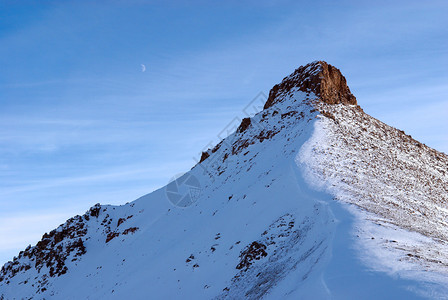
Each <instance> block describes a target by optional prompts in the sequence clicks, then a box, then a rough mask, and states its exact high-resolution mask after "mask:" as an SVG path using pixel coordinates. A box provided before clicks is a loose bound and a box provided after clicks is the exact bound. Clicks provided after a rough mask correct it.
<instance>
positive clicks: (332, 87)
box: [264, 61, 357, 109]
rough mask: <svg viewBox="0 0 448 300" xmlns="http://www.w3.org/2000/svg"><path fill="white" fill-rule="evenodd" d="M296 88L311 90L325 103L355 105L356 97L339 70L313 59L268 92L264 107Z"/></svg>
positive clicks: (304, 90)
mask: <svg viewBox="0 0 448 300" xmlns="http://www.w3.org/2000/svg"><path fill="white" fill-rule="evenodd" d="M293 88H297V89H298V90H299V91H302V92H312V93H314V94H315V95H316V96H318V97H319V98H320V100H321V101H322V102H324V103H327V104H340V103H342V104H352V105H356V104H357V102H356V97H355V96H354V95H353V94H352V93H351V92H350V88H349V87H348V86H347V81H346V80H345V77H344V76H343V75H342V73H341V71H340V70H339V69H338V68H336V67H334V66H332V65H330V64H328V63H326V62H325V61H314V62H312V63H309V64H307V65H305V66H301V67H299V68H298V69H297V70H295V71H294V73H292V74H291V75H289V76H288V77H285V78H284V79H283V81H282V82H281V83H279V84H277V85H275V86H274V87H273V88H272V89H271V91H270V92H269V97H268V100H267V101H266V104H265V105H264V108H265V109H266V108H268V107H271V106H272V105H274V104H275V103H276V102H277V101H278V99H279V98H280V97H278V96H279V95H281V94H283V93H285V92H288V91H290V90H292V89H293Z"/></svg>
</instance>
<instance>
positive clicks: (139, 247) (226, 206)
mask: <svg viewBox="0 0 448 300" xmlns="http://www.w3.org/2000/svg"><path fill="white" fill-rule="evenodd" d="M330 67H331V66H330ZM325 68H328V65H326V64H324V63H322V62H314V63H311V64H309V65H307V66H305V67H302V68H301V69H299V71H296V72H295V73H293V74H292V75H291V76H289V77H287V78H285V79H284V80H283V82H282V85H280V86H279V87H280V88H278V87H277V88H275V87H274V89H273V92H272V91H271V96H270V100H268V102H269V105H266V107H265V109H264V110H263V111H261V112H260V113H258V114H257V115H255V116H254V117H252V118H250V119H245V120H243V122H242V124H241V125H240V127H239V128H238V129H237V130H236V132H234V133H233V134H231V135H229V136H228V137H227V138H226V139H224V140H223V141H222V142H221V143H219V144H218V145H217V146H216V147H215V148H213V149H210V150H209V151H207V152H206V153H204V154H203V157H202V160H201V163H199V164H197V165H196V166H194V167H193V168H192V169H191V170H190V171H189V172H187V173H185V174H184V175H183V176H182V177H181V178H179V179H177V180H176V181H175V182H173V183H171V184H168V185H167V186H166V187H163V188H161V189H159V190H157V191H155V192H153V193H151V194H148V195H146V196H143V197H141V198H139V199H137V200H135V201H134V202H132V203H128V204H126V205H123V206H110V205H96V206H94V207H93V208H91V209H90V210H89V211H88V212H87V213H86V214H85V215H84V216H77V217H74V218H72V219H70V220H69V221H67V223H65V224H63V225H61V226H60V227H59V228H57V229H56V230H55V231H53V232H51V233H49V234H46V235H44V237H43V239H42V241H41V242H39V243H38V244H37V245H36V246H34V247H29V248H27V249H26V250H25V251H23V252H21V253H20V254H19V256H18V257H17V258H15V259H14V260H13V261H12V262H10V263H8V264H6V265H5V266H4V267H3V268H2V271H1V272H0V295H1V296H0V297H3V298H4V299H22V298H33V299H44V298H45V299H48V298H53V299H123V298H125V297H126V298H133V299H148V298H150V299H152V298H157V299H180V298H182V299H184V298H187V299H192V298H195V299H214V298H217V299H223V298H226V299H227V298H228V299H240V298H248V299H259V298H267V299H280V298H281V299H378V298H381V299H388V298H389V299H392V298H405V299H420V298H422V297H430V298H440V299H443V298H448V290H447V288H446V286H448V280H447V272H448V268H447V265H446V264H447V255H448V250H447V246H446V241H447V236H446V234H447V226H446V223H444V220H446V213H447V212H448V210H447V209H448V207H447V205H446V203H447V202H446V197H447V193H446V192H447V190H446V187H447V185H446V181H447V180H448V178H447V173H446V172H447V171H448V170H447V167H446V166H447V162H448V159H447V157H446V155H444V154H441V153H439V152H437V151H435V150H432V149H430V148H428V147H426V146H424V145H421V144H419V143H418V144H417V142H416V141H414V140H412V139H411V138H409V137H407V136H405V135H404V133H402V132H400V131H399V130H397V129H394V128H391V127H388V126H387V125H385V124H383V123H381V122H379V121H377V120H375V119H373V118H372V117H370V116H368V115H367V114H365V113H363V112H362V110H361V109H360V108H359V107H358V106H357V105H356V104H350V103H352V102H350V101H353V99H352V98H350V97H349V98H350V99H349V98H347V99H349V101H348V102H347V101H345V100H344V99H343V98H341V99H342V100H341V102H340V103H339V104H338V103H331V104H329V103H326V102H323V101H322V99H324V97H323V96H322V95H324V94H325V95H327V96H328V95H329V96H328V97H330V98H331V97H333V96H332V95H334V93H330V92H332V91H330V92H329V93H324V91H322V89H320V90H319V89H315V88H314V86H313V84H311V85H310V84H305V83H304V82H309V79H312V78H315V77H316V76H317V78H320V77H325V78H327V77H326V76H327V75H325V74H326V73H325V72H323V71H322V69H325ZM336 70H337V69H336ZM324 71H330V75H328V76H332V77H331V78H334V73H332V72H335V70H333V69H326V70H324ZM337 71H339V70H337ZM341 76H342V75H341ZM328 78H330V77H328ZM331 78H330V79H331ZM330 79H328V81H327V82H326V83H325V84H328V83H329V82H330V83H331V82H334V80H333V79H331V80H330ZM291 81H293V83H294V84H290V83H291ZM311 81H312V80H311ZM336 81H337V82H338V85H339V83H340V82H341V81H340V80H339V79H337V80H336ZM344 82H345V79H344ZM322 86H324V84H322V83H321V84H320V87H322ZM347 89H348V88H347ZM344 92H346V89H344ZM348 92H349V91H348ZM353 98H354V97H353ZM331 99H333V98H331ZM364 149H366V150H364ZM178 185H182V186H181V187H180V186H178ZM177 188H179V190H176V189H177ZM176 191H177V192H176ZM172 203H176V205H173V204H172Z"/></svg>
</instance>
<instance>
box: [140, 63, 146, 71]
mask: <svg viewBox="0 0 448 300" xmlns="http://www.w3.org/2000/svg"><path fill="white" fill-rule="evenodd" d="M141 66H142V72H145V71H146V66H145V65H144V64H141Z"/></svg>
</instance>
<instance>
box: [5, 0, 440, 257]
mask: <svg viewBox="0 0 448 300" xmlns="http://www.w3.org/2000/svg"><path fill="white" fill-rule="evenodd" d="M105 3H106V1H104V2H103V3H102V4H101V2H100V1H98V2H97V3H90V1H71V2H70V1H2V3H1V4H0V45H1V47H0V65H1V70H0V264H1V263H3V262H5V261H6V260H9V259H11V258H12V256H13V255H15V254H17V253H18V251H19V250H21V249H23V248H25V247H26V246H27V245H28V244H34V243H36V242H37V241H38V240H39V238H40V237H41V236H42V234H43V233H44V232H45V231H49V230H51V229H53V228H55V227H56V226H57V225H59V224H60V223H62V222H64V220H65V219H67V218H69V217H71V216H73V215H75V214H82V213H84V211H86V210H87V209H88V208H89V207H90V206H92V205H93V204H95V203H97V202H100V203H111V204H122V203H125V202H127V201H132V200H134V199H136V198H137V197H139V196H141V195H143V194H146V193H148V192H151V191H152V190H154V189H155V188H158V187H161V186H163V185H164V184H166V183H167V182H168V181H169V180H170V178H172V176H174V175H176V174H178V173H181V172H185V171H187V170H189V169H190V168H191V167H192V166H193V165H194V163H195V161H194V159H193V158H194V157H197V156H198V153H199V152H200V151H201V150H202V149H203V148H204V147H206V146H207V144H209V143H210V142H212V143H217V142H218V141H219V139H218V137H217V135H218V134H219V133H220V132H221V131H222V129H223V128H225V126H226V125H227V124H228V123H229V122H230V121H232V120H233V119H234V118H235V117H238V116H241V115H242V109H243V108H244V107H245V106H246V105H247V104H248V103H249V102H250V101H251V100H252V99H253V98H254V97H255V96H256V95H258V94H259V93H260V92H264V93H265V94H267V93H268V92H269V89H270V88H271V87H272V86H273V85H274V84H276V83H278V82H280V81H281V79H282V78H283V77H285V76H287V75H288V74H290V73H291V72H292V71H293V70H294V69H295V68H297V67H299V66H300V65H303V64H306V63H308V62H311V61H313V60H317V59H319V60H326V61H327V62H329V63H331V64H333V65H335V66H336V67H338V68H340V69H341V71H342V72H343V74H344V75H345V76H346V78H347V80H348V83H349V85H350V88H351V90H352V92H353V93H354V94H355V96H356V97H357V99H358V102H359V104H360V105H361V106H362V107H363V108H364V110H365V111H366V112H367V113H369V114H371V115H372V116H374V117H376V118H378V119H380V120H382V121H384V122H386V123H388V124H390V125H392V126H395V127H398V128H400V129H403V130H405V131H406V133H408V134H411V135H412V136H413V137H415V138H417V139H418V140H420V141H422V142H424V143H426V144H427V145H429V146H431V147H433V148H436V149H437V150H440V151H443V152H445V153H448V135H447V134H446V132H447V131H448V118H447V117H446V116H447V113H448V84H447V83H448V73H447V72H446V68H447V66H448V55H447V54H448V53H447V52H448V18H446V16H447V15H448V4H447V2H446V1H376V2H375V3H372V2H371V1H313V3H312V4H310V3H309V1H278V2H275V4H273V3H268V2H263V1H261V2H260V1H248V2H245V3H244V4H243V3H240V1H226V2H224V1H196V2H189V4H187V3H186V2H174V1H173V2H162V1H160V2H155V1H109V2H108V4H107V5H106V4H105ZM141 64H144V65H145V66H146V71H145V72H142V70H141Z"/></svg>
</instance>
